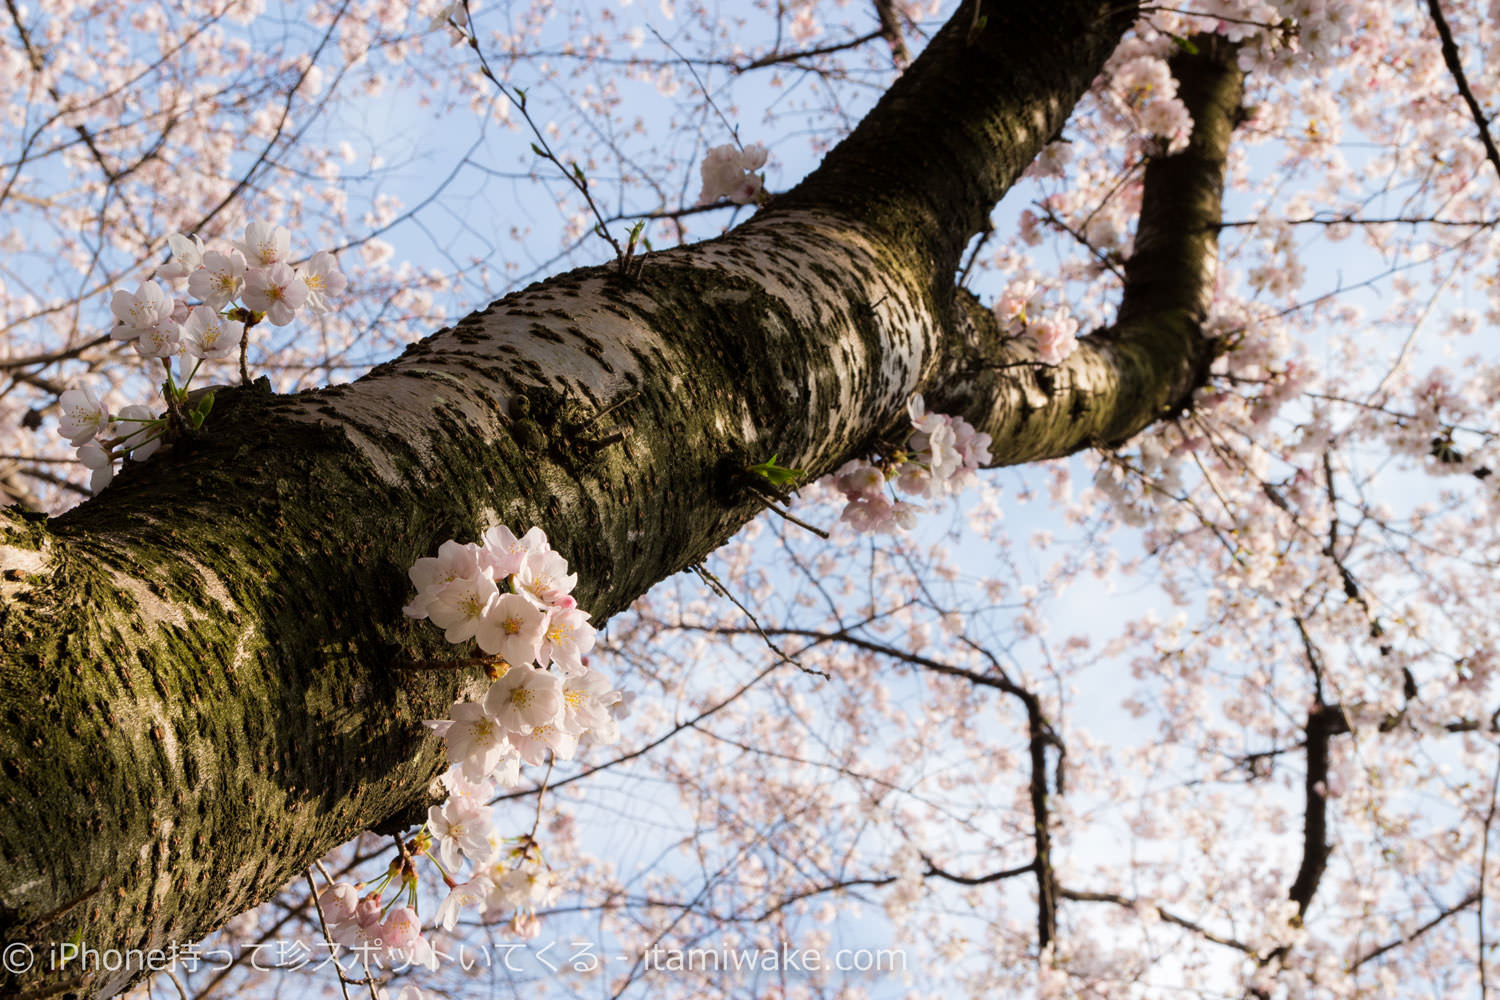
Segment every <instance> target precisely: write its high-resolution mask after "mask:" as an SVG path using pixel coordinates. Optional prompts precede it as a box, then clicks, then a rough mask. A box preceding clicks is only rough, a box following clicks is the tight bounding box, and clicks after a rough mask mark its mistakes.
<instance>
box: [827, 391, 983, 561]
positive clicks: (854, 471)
mask: <svg viewBox="0 0 1500 1000" xmlns="http://www.w3.org/2000/svg"><path fill="white" fill-rule="evenodd" d="M907 413H908V415H909V416H910V417H911V423H912V433H911V437H910V438H908V439H907V446H906V450H905V451H903V452H901V453H899V454H898V455H897V457H896V460H895V461H894V462H891V463H888V464H887V468H886V469H884V470H882V469H881V468H880V467H879V466H876V465H872V464H871V463H869V462H866V461H863V460H860V459H855V460H854V461H851V462H848V463H846V464H845V465H844V466H843V468H841V469H839V471H838V472H836V473H834V476H833V484H834V486H835V487H836V488H837V489H838V490H839V492H841V493H843V494H844V498H845V499H846V500H847V501H848V503H847V504H846V505H845V507H844V512H843V514H842V515H841V519H842V520H845V521H848V522H849V523H850V524H851V525H853V527H854V529H855V530H856V531H860V532H867V533H868V532H893V531H896V530H903V531H904V530H910V528H911V527H912V525H913V524H914V523H915V520H916V513H917V511H918V510H920V509H921V508H919V507H917V506H916V505H915V504H912V503H909V502H906V501H904V500H895V499H892V498H891V497H889V496H888V495H887V494H886V492H885V490H884V486H885V484H886V481H887V480H888V479H894V480H895V482H896V488H897V489H899V490H900V491H901V492H902V493H905V494H907V495H908V496H912V497H920V498H923V499H929V500H937V499H941V498H942V497H944V496H947V495H948V494H950V493H957V492H959V491H961V490H963V489H965V488H966V487H968V486H969V485H971V484H972V483H973V482H974V481H975V472H976V471H977V470H978V469H979V468H980V466H982V465H984V464H985V463H986V462H988V461H989V460H990V436H989V435H988V434H985V433H983V432H982V431H977V430H975V429H974V427H973V425H972V424H970V423H969V422H968V421H966V420H964V419H963V418H962V417H953V416H948V415H945V414H942V413H929V412H927V406H926V404H925V403H924V402H923V400H922V397H921V395H920V394H918V395H916V396H913V397H912V399H911V402H910V403H908V404H907Z"/></svg>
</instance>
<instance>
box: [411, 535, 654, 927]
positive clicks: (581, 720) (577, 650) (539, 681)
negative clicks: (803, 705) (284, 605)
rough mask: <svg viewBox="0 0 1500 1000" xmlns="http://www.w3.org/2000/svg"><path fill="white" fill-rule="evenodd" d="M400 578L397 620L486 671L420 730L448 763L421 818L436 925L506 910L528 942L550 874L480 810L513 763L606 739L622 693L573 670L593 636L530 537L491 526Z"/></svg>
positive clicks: (559, 572)
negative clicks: (438, 740) (474, 695)
mask: <svg viewBox="0 0 1500 1000" xmlns="http://www.w3.org/2000/svg"><path fill="white" fill-rule="evenodd" d="M410 576H411V580H412V583H413V584H414V585H415V586H416V588H417V594H416V597H415V598H414V599H413V600H412V602H411V603H410V604H409V605H407V606H406V608H405V611H406V614H407V615H409V616H411V617H412V618H417V619H421V618H426V619H428V620H430V621H432V622H433V624H435V625H437V626H438V627H440V628H442V629H443V630H444V636H445V637H446V638H447V639H448V641H450V642H454V643H461V642H467V641H469V640H470V639H473V640H474V641H475V642H476V643H477V644H478V646H479V648H480V649H481V650H483V651H484V652H485V653H486V654H488V655H490V656H492V657H495V658H496V661H497V662H496V663H495V664H494V665H493V667H492V673H491V676H493V677H494V680H493V681H492V682H491V684H490V686H489V689H488V691H486V693H485V695H484V697H483V698H482V699H480V700H479V701H459V702H456V703H455V704H454V705H453V707H452V709H451V710H450V711H449V713H448V718H445V719H434V720H429V721H428V723H427V724H428V725H429V726H431V727H432V728H433V729H435V730H436V731H437V732H438V733H439V734H440V735H441V736H443V737H444V740H445V744H446V748H447V757H448V764H449V770H448V771H447V773H446V774H445V775H444V776H443V784H444V786H445V787H446V788H447V790H448V792H449V797H448V799H447V801H445V802H444V803H443V804H442V805H441V806H433V807H432V808H431V810H430V811H429V814H428V831H429V832H430V833H431V836H432V838H433V840H434V843H435V855H434V856H435V857H436V859H437V860H438V861H439V863H440V864H441V865H442V866H444V868H445V871H444V877H445V880H446V881H447V883H448V885H449V887H450V888H451V890H452V891H451V892H450V894H449V895H448V897H447V898H446V899H445V900H444V901H443V903H442V905H441V906H440V907H439V909H438V922H439V923H441V924H442V925H443V926H444V927H445V928H449V929H451V928H452V927H453V924H454V922H455V921H456V920H457V919H458V915H459V912H460V911H461V910H462V909H463V908H465V907H468V906H479V907H482V908H483V909H484V911H485V912H486V913H487V914H490V915H494V914H497V913H501V912H508V911H514V913H515V917H514V919H513V920H512V927H513V929H515V930H516V931H517V932H518V933H521V934H525V935H529V934H532V933H534V932H535V930H536V922H535V917H534V916H533V915H532V914H534V911H535V910H536V909H537V908H538V907H540V906H545V905H547V904H548V903H550V902H551V901H552V899H553V898H554V897H555V895H556V884H555V876H554V873H553V872H552V871H551V870H550V869H549V868H547V867H546V866H545V865H544V864H543V863H542V861H541V858H540V854H539V852H538V851H536V850H535V844H534V843H532V842H531V841H530V840H529V839H528V838H523V841H522V843H521V844H520V846H519V847H509V848H507V846H506V843H505V841H504V840H503V839H502V838H501V837H500V835H499V834H498V832H497V830H496V828H495V824H494V822H493V818H492V814H491V811H490V809H489V808H488V806H487V805H486V802H487V801H488V799H489V797H490V796H491V795H492V794H493V792H494V789H495V785H496V784H497V783H498V784H500V785H506V786H510V785H515V784H516V783H517V782H519V781H520V768H521V764H522V763H523V762H524V763H527V764H540V763H541V762H542V761H543V760H544V759H546V757H547V755H548V754H549V753H550V754H551V756H552V757H553V758H554V759H561V760H571V759H572V758H573V755H574V754H575V752H576V751H577V748H578V742H579V740H580V739H581V738H582V737H583V736H585V735H587V736H588V737H589V738H590V739H592V740H595V741H596V742H600V743H612V742H614V741H615V740H616V739H618V738H619V727H618V724H617V721H616V716H617V714H619V713H622V712H623V709H624V699H623V695H622V694H621V692H619V691H613V690H610V686H609V683H608V682H607V681H606V680H605V679H604V678H603V676H602V675H600V674H599V673H598V672H597V671H594V670H591V669H589V667H588V664H587V663H586V661H585V660H584V656H585V654H587V653H588V652H589V650H590V649H592V648H593V646H594V641H595V633H594V628H593V626H591V625H589V624H588V617H589V615H588V613H587V612H586V611H583V610H581V609H580V608H579V607H578V602H577V601H576V600H575V599H574V598H573V596H572V593H571V591H572V590H573V587H574V585H575V584H576V583H577V580H578V576H577V574H576V573H569V572H568V564H567V561H566V560H565V559H563V557H562V556H561V555H560V554H558V553H557V552H556V551H554V550H553V549H552V547H551V546H550V545H549V544H548V542H547V536H546V534H545V533H544V532H543V531H542V529H541V528H532V529H531V530H530V531H528V532H526V533H525V534H524V535H522V536H521V537H519V538H517V537H516V536H515V535H514V534H512V533H511V531H510V529H509V528H506V527H504V526H497V527H493V528H490V529H489V530H487V531H486V532H485V533H484V535H483V536H482V538H481V540H480V542H479V543H477V544H476V543H468V544H459V543H458V542H456V541H447V542H444V543H443V544H442V545H441V546H440V547H439V548H438V554H437V555H436V556H435V557H427V558H422V559H418V560H417V561H416V563H415V564H414V565H413V566H412V568H411V570H410ZM465 860H467V861H468V862H469V863H471V864H472V865H473V872H472V874H471V876H470V878H469V879H468V881H466V882H463V883H459V882H458V881H457V880H456V879H455V878H454V877H453V875H452V873H453V872H456V871H458V869H459V868H460V867H461V865H462V864H463V863H464V861H465Z"/></svg>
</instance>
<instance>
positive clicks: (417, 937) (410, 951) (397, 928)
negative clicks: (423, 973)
mask: <svg viewBox="0 0 1500 1000" xmlns="http://www.w3.org/2000/svg"><path fill="white" fill-rule="evenodd" d="M380 897H381V893H380V892H379V891H378V890H377V891H373V892H370V893H367V894H366V895H364V896H363V897H361V896H360V894H359V887H357V886H355V885H354V884H352V883H349V882H335V883H334V884H333V885H330V886H329V887H328V888H326V889H324V890H323V891H322V892H321V893H319V894H318V905H319V907H320V908H321V909H322V911H323V919H324V920H325V921H327V923H328V936H329V937H331V938H332V939H333V940H334V941H335V942H336V943H338V944H341V945H343V946H344V947H345V948H348V949H349V950H350V951H352V952H354V953H355V954H356V955H358V956H360V958H361V960H362V961H363V962H364V963H365V965H367V966H369V965H379V964H381V963H382V962H388V963H390V964H392V965H421V966H425V967H427V968H429V969H436V968H437V966H438V958H437V954H436V953H435V952H434V951H433V949H432V945H431V943H430V942H429V941H428V940H427V939H426V938H425V937H423V936H422V920H421V918H420V917H418V916H417V911H416V910H414V909H413V908H412V907H410V906H395V905H392V906H389V907H386V906H383V905H382V904H381V899H380Z"/></svg>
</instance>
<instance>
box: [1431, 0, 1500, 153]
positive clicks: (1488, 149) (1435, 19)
mask: <svg viewBox="0 0 1500 1000" xmlns="http://www.w3.org/2000/svg"><path fill="white" fill-rule="evenodd" d="M1427 9H1428V10H1429V11H1431V12H1432V23H1433V25H1435V26H1436V27H1437V33H1438V38H1439V39H1440V40H1441V41H1442V43H1443V62H1445V63H1447V64H1448V72H1450V73H1452V74H1453V82H1454V83H1456V84H1457V85H1458V92H1459V94H1460V95H1462V97H1463V99H1464V103H1465V104H1467V105H1468V106H1469V114H1470V115H1471V116H1472V117H1473V118H1474V124H1475V125H1477V126H1479V141H1480V142H1482V143H1484V155H1485V157H1486V158H1487V159H1488V160H1489V161H1490V162H1491V163H1492V164H1494V165H1495V172H1496V173H1497V174H1500V149H1496V148H1495V140H1494V139H1492V138H1490V128H1489V119H1487V118H1486V117H1485V115H1484V109H1483V108H1481V107H1480V106H1479V101H1478V99H1477V98H1475V96H1474V91H1472V90H1470V89H1469V81H1468V78H1467V77H1465V76H1464V65H1463V62H1462V61H1461V60H1460V59H1459V57H1458V46H1457V45H1455V44H1454V42H1453V32H1452V30H1451V29H1449V27H1448V21H1447V19H1446V18H1444V17H1443V8H1442V7H1441V6H1440V5H1439V4H1438V0H1427Z"/></svg>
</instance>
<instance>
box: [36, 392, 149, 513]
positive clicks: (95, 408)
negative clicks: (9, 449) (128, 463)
mask: <svg viewBox="0 0 1500 1000" xmlns="http://www.w3.org/2000/svg"><path fill="white" fill-rule="evenodd" d="M58 403H59V409H60V410H61V412H60V413H59V414H58V418H57V432H58V433H59V434H61V435H62V436H63V437H65V438H67V439H68V443H69V444H71V445H72V446H73V447H75V448H77V449H78V460H79V461H80V462H82V463H83V465H84V467H85V468H87V469H88V470H89V489H90V490H92V491H93V492H95V493H98V492H99V491H100V490H102V489H104V487H105V486H108V485H109V481H110V480H111V479H112V478H114V474H115V473H114V457H115V456H117V455H118V456H125V457H129V458H133V459H135V460H136V461H141V460H143V459H145V458H147V457H149V456H150V455H151V453H152V452H154V451H156V449H157V448H159V447H160V446H161V437H160V429H159V427H158V423H159V422H158V421H157V419H156V418H155V417H154V416H152V414H151V411H150V410H149V409H148V408H146V407H144V406H139V405H135V406H124V407H121V408H120V412H119V413H117V414H115V415H114V416H113V417H111V416H110V413H109V407H108V406H106V405H105V404H104V402H103V400H101V399H100V398H99V397H98V396H96V395H95V394H94V392H93V391H92V390H91V389H89V388H88V387H87V386H81V385H80V386H75V387H73V388H72V389H68V390H67V391H65V392H64V393H63V394H62V397H61V398H60V399H59V400H58ZM96 438H102V439H103V441H104V442H105V443H102V444H101V443H100V441H98V440H95V439H96Z"/></svg>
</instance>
